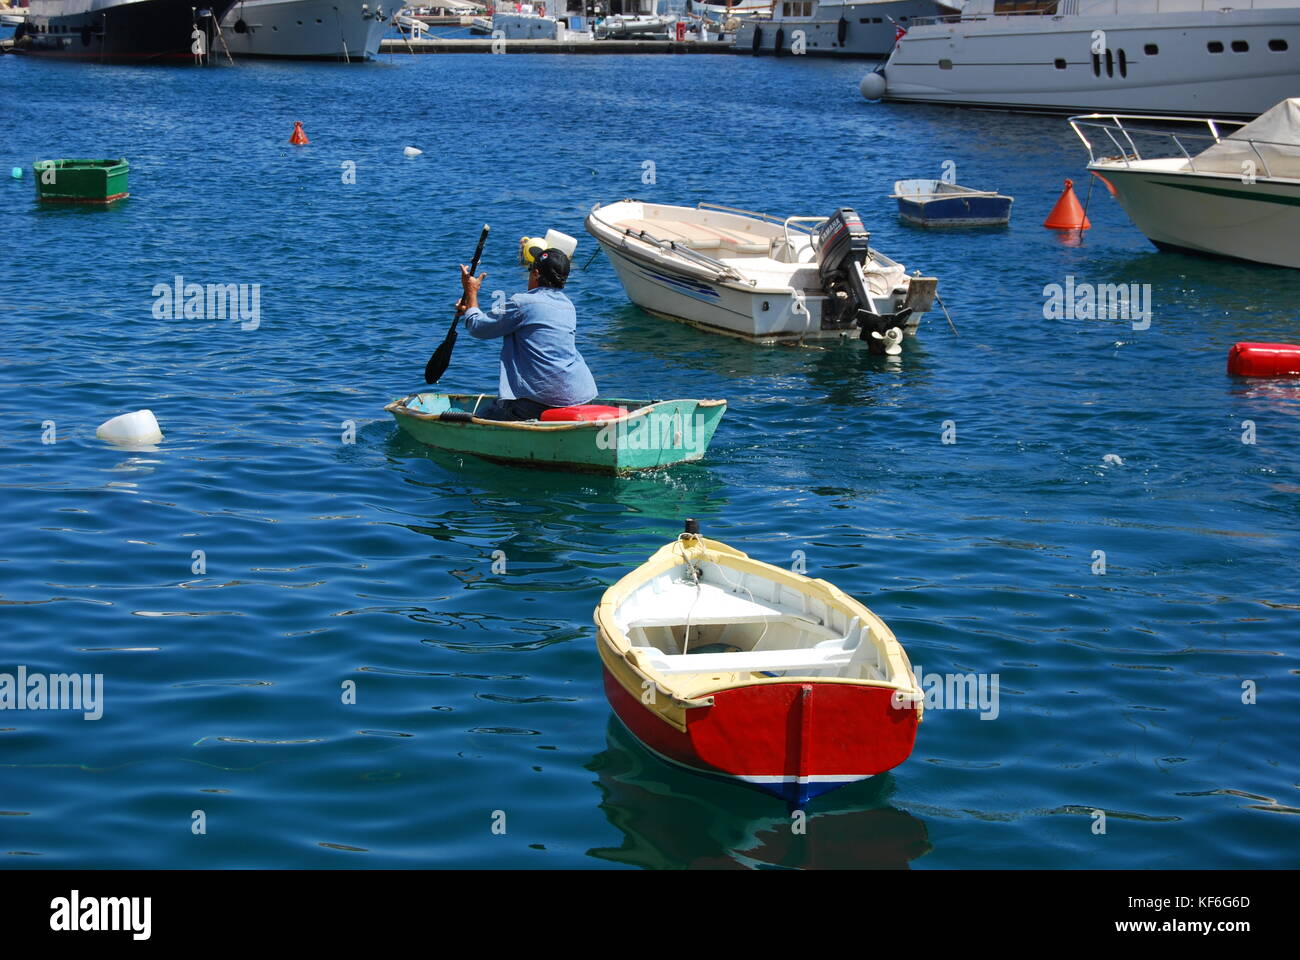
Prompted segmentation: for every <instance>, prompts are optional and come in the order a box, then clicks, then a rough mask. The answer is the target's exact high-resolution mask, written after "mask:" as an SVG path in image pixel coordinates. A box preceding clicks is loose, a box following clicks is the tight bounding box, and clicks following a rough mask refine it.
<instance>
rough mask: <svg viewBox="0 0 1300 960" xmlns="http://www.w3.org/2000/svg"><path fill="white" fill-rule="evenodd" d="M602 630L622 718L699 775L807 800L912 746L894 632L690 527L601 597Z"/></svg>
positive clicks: (914, 692) (906, 676) (913, 717)
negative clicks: (703, 774) (728, 780)
mask: <svg viewBox="0 0 1300 960" xmlns="http://www.w3.org/2000/svg"><path fill="white" fill-rule="evenodd" d="M596 626H597V628H598V629H599V636H598V638H597V641H596V642H597V646H598V647H599V650H600V659H601V661H602V663H603V665H604V673H605V692H606V695H607V696H608V697H609V702H610V705H611V706H612V707H613V708H614V712H615V713H616V714H617V715H618V718H619V719H620V720H621V721H622V722H623V724H624V726H626V727H627V728H628V729H629V730H630V731H631V732H632V734H633V735H634V736H635V737H636V738H637V739H638V740H639V741H640V742H641V743H642V744H643V745H644V746H646V747H647V748H648V749H650V750H651V751H653V752H654V753H657V754H659V755H660V756H662V757H664V758H665V759H667V760H670V761H672V762H674V763H678V764H681V765H682V766H685V767H687V768H689V769H692V770H695V771H697V772H700V773H705V774H710V775H713V776H720V777H724V778H727V779H734V780H740V781H743V782H745V783H748V784H751V785H753V786H755V787H759V788H761V789H763V790H766V791H768V792H770V793H774V794H776V795H777V796H780V797H783V798H785V799H787V800H790V801H791V802H793V803H795V804H803V803H804V802H805V801H807V800H808V799H809V798H810V797H814V796H817V795H818V794H822V793H825V792H826V791H828V790H833V789H834V788H835V787H839V786H843V785H844V784H846V783H852V782H854V781H857V780H865V779H866V778H868V777H872V776H875V775H876V774H878V773H883V772H885V771H886V770H889V769H891V768H893V767H896V766H898V765H899V764H900V763H902V762H903V761H904V760H906V759H907V757H908V755H909V754H910V753H911V752H912V744H913V742H914V741H915V739H916V728H917V725H918V724H919V723H920V721H921V714H922V710H923V701H924V696H923V694H922V692H921V690H920V688H919V686H918V685H917V682H916V679H915V677H914V676H913V674H912V665H911V663H910V662H909V661H908V659H907V654H906V653H905V652H904V651H903V648H902V646H901V645H900V644H899V642H898V640H897V639H896V638H895V637H894V634H893V632H892V631H891V630H890V629H889V627H887V626H885V624H884V622H883V621H882V620H881V619H880V618H879V617H877V616H876V615H875V614H874V613H872V612H871V611H870V610H868V609H867V608H866V607H865V606H863V605H862V604H861V603H858V601H856V600H854V599H853V598H852V597H850V596H848V595H846V594H845V593H843V592H842V591H841V590H839V589H838V588H837V587H835V586H834V585H833V584H830V583H827V582H826V581H824V580H813V579H810V578H808V577H805V576H801V575H800V574H797V573H791V572H790V571H788V570H783V569H782V568H780V567H774V566H772V565H770V564H766V563H761V562H759V561H757V560H751V559H750V558H749V557H748V556H747V555H745V554H744V553H741V552H740V551H739V550H735V549H732V548H731V547H729V546H727V545H726V544H724V543H718V542H717V541H714V540H707V539H705V538H704V537H701V536H700V535H699V532H698V526H697V525H695V524H694V522H693V521H687V532H686V533H684V534H682V535H681V536H680V537H679V538H678V539H677V540H674V541H673V542H672V543H669V544H667V545H666V546H664V547H661V548H660V549H659V550H658V551H657V552H656V553H655V554H654V556H652V557H651V558H650V559H649V560H648V561H646V562H645V563H644V564H642V565H641V566H640V567H638V568H637V569H636V570H634V571H632V572H631V573H630V574H628V575H627V576H626V577H624V578H623V579H622V580H620V581H619V582H618V583H616V584H614V585H613V586H612V587H610V588H609V589H608V590H607V591H606V592H605V595H604V596H603V597H602V598H601V601H600V605H599V606H598V607H597V608H596Z"/></svg>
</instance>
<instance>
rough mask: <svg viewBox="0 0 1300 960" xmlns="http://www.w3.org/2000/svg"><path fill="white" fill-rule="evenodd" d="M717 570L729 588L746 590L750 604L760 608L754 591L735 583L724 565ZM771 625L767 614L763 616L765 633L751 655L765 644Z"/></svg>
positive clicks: (760, 635) (761, 635)
mask: <svg viewBox="0 0 1300 960" xmlns="http://www.w3.org/2000/svg"><path fill="white" fill-rule="evenodd" d="M717 568H718V572H719V573H720V574H722V579H723V580H726V581H727V586H729V587H737V588H738V589H741V590H744V591H745V592H746V593H747V594H749V602H750V603H752V604H754V605H755V606H758V601H757V600H755V599H754V591H752V590H750V589H749V587H747V586H745V585H744V584H743V583H733V582H732V580H731V578H730V577H729V576H727V568H726V567H724V566H723V565H722V564H720V563H719V564H717ZM769 624H770V621H769V620H768V618H767V614H763V632H762V633H760V634H759V635H758V639H757V640H755V641H754V645H753V646H752V647H750V648H749V652H750V653H753V652H755V651H756V650H758V648H759V646H760V645H761V644H762V643H763V639H764V638H765V637H766V636H767V628H768V626H769Z"/></svg>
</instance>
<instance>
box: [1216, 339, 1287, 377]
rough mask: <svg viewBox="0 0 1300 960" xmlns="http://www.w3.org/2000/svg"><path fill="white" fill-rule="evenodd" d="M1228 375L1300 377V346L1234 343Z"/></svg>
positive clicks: (1229, 356)
mask: <svg viewBox="0 0 1300 960" xmlns="http://www.w3.org/2000/svg"><path fill="white" fill-rule="evenodd" d="M1228 373H1230V374H1232V375H1234V376H1237V377H1300V346H1296V345H1295V344H1291V343H1234V344H1233V345H1232V349H1231V350H1229V351H1228Z"/></svg>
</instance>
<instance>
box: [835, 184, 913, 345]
mask: <svg viewBox="0 0 1300 960" xmlns="http://www.w3.org/2000/svg"><path fill="white" fill-rule="evenodd" d="M870 241H871V234H870V233H868V232H867V229H866V227H864V226H863V225H862V218H861V217H859V216H858V214H857V212H856V211H854V210H852V209H851V208H849V207H840V209H838V210H836V211H835V213H834V214H832V215H831V217H830V218H829V219H828V220H827V221H826V222H825V223H823V224H822V225H821V226H820V227H819V228H818V230H817V272H818V274H819V275H820V277H821V281H822V289H823V290H824V291H825V292H826V302H825V304H824V305H823V306H822V329H824V330H848V329H851V328H852V327H855V326H856V327H857V328H858V337H859V338H860V339H862V340H865V341H867V343H868V345H869V346H870V348H871V352H873V353H883V352H884V346H883V343H882V341H881V340H879V339H878V338H876V337H873V336H872V333H873V332H874V333H879V334H881V335H882V336H883V335H884V333H885V332H886V331H887V330H889V328H890V327H898V328H899V329H905V327H904V325H905V324H906V323H907V318H908V317H909V316H910V315H911V313H912V311H911V310H910V309H907V308H904V309H902V310H900V311H898V312H897V313H889V314H881V313H877V312H876V310H875V307H874V305H873V304H872V302H871V297H870V295H869V294H868V292H867V288H866V283H865V280H864V278H863V275H862V267H863V265H864V264H866V263H867V262H868V261H869V260H870V259H871V250H870Z"/></svg>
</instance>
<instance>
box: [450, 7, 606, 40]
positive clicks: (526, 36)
mask: <svg viewBox="0 0 1300 960" xmlns="http://www.w3.org/2000/svg"><path fill="white" fill-rule="evenodd" d="M476 22H477V21H476ZM491 33H492V35H493V36H498V35H500V37H501V39H504V40H565V41H569V40H590V39H591V38H592V37H591V33H590V32H588V31H580V30H570V29H569V27H568V22H567V20H561V19H558V18H556V17H545V16H540V17H539V16H538V15H537V14H534V13H498V14H496V15H495V16H493V17H492V29H491Z"/></svg>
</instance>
